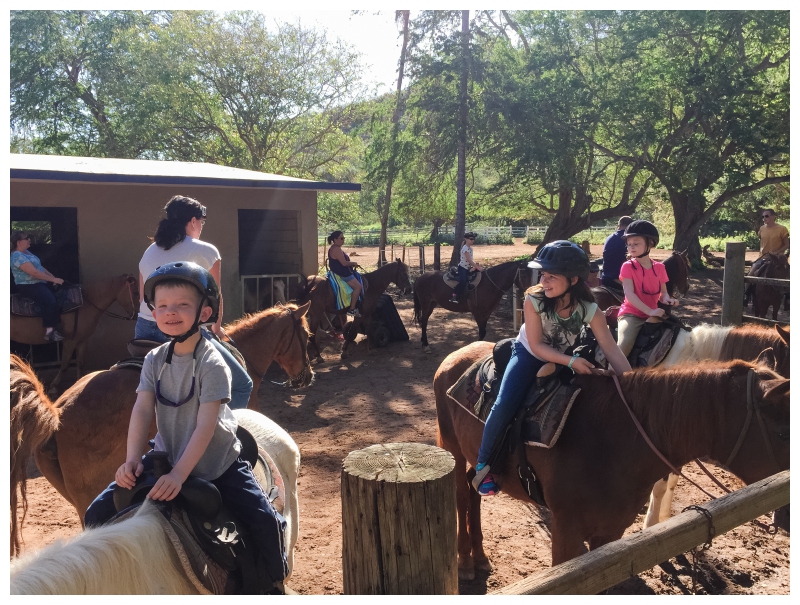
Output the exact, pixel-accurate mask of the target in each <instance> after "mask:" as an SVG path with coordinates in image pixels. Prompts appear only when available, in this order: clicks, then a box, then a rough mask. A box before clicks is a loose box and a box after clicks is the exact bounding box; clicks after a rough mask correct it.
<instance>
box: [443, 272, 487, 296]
mask: <svg viewBox="0 0 800 605" xmlns="http://www.w3.org/2000/svg"><path fill="white" fill-rule="evenodd" d="M482 275H483V272H482V271H470V272H469V276H468V277H467V280H468V281H467V288H468V289H469V291H472V290H474V289H475V288H477V287H478V284H479V283H481V276H482ZM442 279H443V280H444V283H446V284H447V285H448V286H449V287H450V288H453V289H455V287H456V286H457V285H458V267H450V268H449V269H448V270H447V271H445V272H444V273H442Z"/></svg>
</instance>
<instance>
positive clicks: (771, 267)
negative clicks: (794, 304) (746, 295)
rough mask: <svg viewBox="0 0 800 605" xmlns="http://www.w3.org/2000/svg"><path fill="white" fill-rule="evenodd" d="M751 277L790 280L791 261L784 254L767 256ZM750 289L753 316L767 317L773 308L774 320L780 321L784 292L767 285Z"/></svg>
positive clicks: (754, 264)
mask: <svg viewBox="0 0 800 605" xmlns="http://www.w3.org/2000/svg"><path fill="white" fill-rule="evenodd" d="M749 275H751V276H754V277H771V278H773V279H789V259H788V258H787V257H786V256H785V255H783V254H765V255H764V256H762V257H761V258H760V259H758V260H757V261H756V262H755V263H753V266H752V267H751V269H750V273H749ZM751 286H752V287H751V288H748V290H749V291H750V292H752V295H753V314H754V315H755V316H756V317H766V316H767V310H768V309H769V308H770V306H771V307H772V319H773V321H777V320H778V309H780V306H781V301H782V300H783V295H784V291H783V289H780V288H775V287H774V286H767V285H765V284H751Z"/></svg>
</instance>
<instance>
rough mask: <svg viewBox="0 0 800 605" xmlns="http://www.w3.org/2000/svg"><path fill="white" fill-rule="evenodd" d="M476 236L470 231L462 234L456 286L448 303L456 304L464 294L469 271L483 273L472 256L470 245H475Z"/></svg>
mask: <svg viewBox="0 0 800 605" xmlns="http://www.w3.org/2000/svg"><path fill="white" fill-rule="evenodd" d="M476 235H477V234H476V233H474V232H472V231H467V232H466V233H465V234H464V244H463V245H462V246H461V259H460V260H459V262H458V284H457V285H456V287H455V288H453V294H452V295H451V296H450V302H458V299H459V298H460V297H461V295H462V294H463V293H464V290H466V288H467V283H468V282H469V273H470V271H483V267H482V266H481V265H480V263H476V262H475V261H474V260H473V256H472V244H474V243H475V236H476Z"/></svg>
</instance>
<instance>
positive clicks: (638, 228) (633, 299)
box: [617, 220, 678, 356]
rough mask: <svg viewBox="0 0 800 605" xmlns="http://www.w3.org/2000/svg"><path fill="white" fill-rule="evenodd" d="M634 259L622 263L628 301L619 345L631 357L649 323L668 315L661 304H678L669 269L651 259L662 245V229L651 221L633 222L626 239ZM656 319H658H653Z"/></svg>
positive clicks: (621, 318)
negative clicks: (671, 290) (652, 251)
mask: <svg viewBox="0 0 800 605" xmlns="http://www.w3.org/2000/svg"><path fill="white" fill-rule="evenodd" d="M622 237H623V239H624V240H625V244H626V246H627V248H628V256H630V260H628V261H626V262H625V263H623V264H622V268H621V269H620V271H619V278H620V279H621V280H622V289H623V291H624V292H625V300H624V302H623V303H622V305H621V306H620V309H619V314H618V316H617V345H618V346H619V348H620V350H621V351H622V352H623V353H624V354H625V355H626V356H627V355H629V354H630V352H631V350H632V349H633V346H634V344H635V343H636V336H637V335H638V334H639V330H640V328H641V327H642V325H644V323H645V322H647V321H648V320H649V321H651V322H653V321H660V320H661V319H662V318H663V317H665V316H666V312H665V311H664V309H661V308H659V306H658V303H659V302H661V303H663V304H665V305H670V306H672V305H677V304H678V300H677V299H675V298H672V297H671V296H670V295H669V294H668V293H667V282H668V281H669V278H668V277H667V270H666V268H664V263H660V262H658V261H654V260H652V259H651V258H650V249H651V248H654V247H655V246H656V245H658V229H657V228H656V226H655V225H654V224H653V223H651V222H650V221H645V220H637V221H633V222H632V223H631V224H630V225H628V226H627V227H626V228H625V233H624V235H623V236H622ZM650 318H656V319H650Z"/></svg>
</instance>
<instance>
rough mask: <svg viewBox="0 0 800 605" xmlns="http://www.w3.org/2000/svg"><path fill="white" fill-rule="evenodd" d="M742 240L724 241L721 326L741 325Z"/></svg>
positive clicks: (742, 296)
mask: <svg viewBox="0 0 800 605" xmlns="http://www.w3.org/2000/svg"><path fill="white" fill-rule="evenodd" d="M746 250H747V244H745V243H744V242H726V244H725V269H724V272H723V274H722V318H721V323H722V325H723V326H740V325H742V312H743V311H744V302H743V299H744V253H745V251H746Z"/></svg>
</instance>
